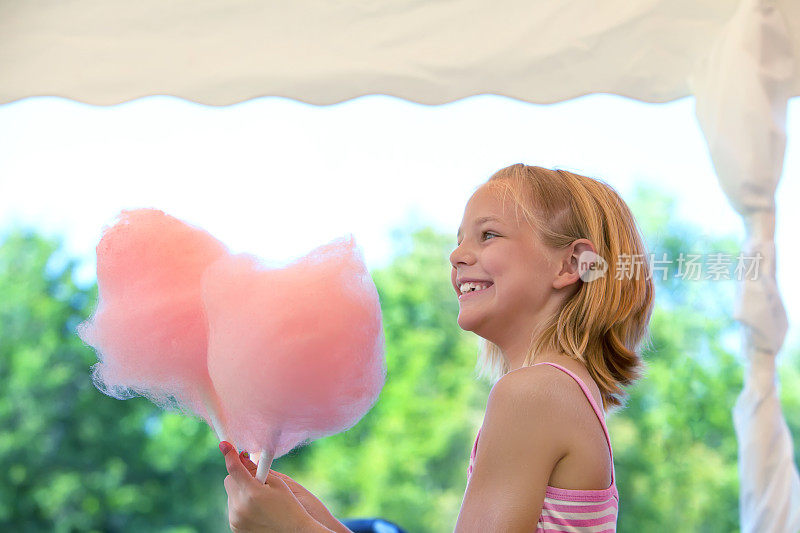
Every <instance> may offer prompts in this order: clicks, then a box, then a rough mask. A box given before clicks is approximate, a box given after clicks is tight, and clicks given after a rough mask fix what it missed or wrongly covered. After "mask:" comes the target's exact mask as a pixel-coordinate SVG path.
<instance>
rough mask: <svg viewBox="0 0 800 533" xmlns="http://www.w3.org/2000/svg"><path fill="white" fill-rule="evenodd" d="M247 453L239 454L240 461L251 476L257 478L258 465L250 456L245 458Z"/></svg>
mask: <svg viewBox="0 0 800 533" xmlns="http://www.w3.org/2000/svg"><path fill="white" fill-rule="evenodd" d="M246 453H247V452H242V453H240V454H239V459H240V460H241V461H242V464H243V465H244V467H245V468H246V469H247V471H248V472H250V475H251V476H253V477H255V476H256V471H257V470H258V465H256V464H255V463H254V462H253V461H251V460H250V457H249V456H245V455H244V454H246Z"/></svg>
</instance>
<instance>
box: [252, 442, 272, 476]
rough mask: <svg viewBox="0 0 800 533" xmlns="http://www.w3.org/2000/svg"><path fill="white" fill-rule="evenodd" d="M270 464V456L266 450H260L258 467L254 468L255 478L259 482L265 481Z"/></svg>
mask: <svg viewBox="0 0 800 533" xmlns="http://www.w3.org/2000/svg"><path fill="white" fill-rule="evenodd" d="M271 466H272V456H271V455H270V454H269V452H268V451H267V450H261V456H260V457H259V459H258V468H257V469H256V479H257V480H259V481H260V482H261V483H265V482H266V481H267V475H268V474H269V468H270V467H271Z"/></svg>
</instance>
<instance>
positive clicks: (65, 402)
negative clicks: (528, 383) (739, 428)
mask: <svg viewBox="0 0 800 533" xmlns="http://www.w3.org/2000/svg"><path fill="white" fill-rule="evenodd" d="M674 204H675V203H674V199H673V198H672V197H671V196H669V195H668V194H666V193H664V192H661V191H659V190H657V189H651V188H641V189H640V190H638V191H637V193H636V194H635V195H634V197H633V199H632V201H631V205H632V208H633V210H634V212H635V213H636V214H637V219H638V220H639V222H640V225H641V227H642V230H643V232H644V234H645V236H646V240H647V242H648V246H649V249H650V251H651V252H653V253H656V254H657V255H656V259H660V258H661V253H666V254H667V258H671V259H673V261H674V259H675V258H677V257H678V255H679V254H680V253H681V252H683V253H685V254H686V253H698V254H707V253H711V252H724V253H731V254H736V253H737V252H738V246H739V243H738V241H737V240H736V239H733V238H718V237H713V236H708V235H704V234H703V232H702V231H699V230H698V228H696V227H693V226H691V225H687V224H685V223H682V222H681V221H680V220H679V219H678V218H677V217H676V215H675V205H674ZM454 244H455V243H454V242H452V238H449V237H445V236H442V235H439V234H438V233H436V232H435V231H433V230H430V229H426V228H416V229H411V230H402V231H399V232H398V233H397V239H396V241H395V246H396V250H397V251H396V254H395V257H394V258H393V260H392V261H391V263H390V264H389V265H388V266H387V267H385V268H382V269H379V270H376V271H374V272H372V275H373V279H374V280H375V283H376V286H377V288H378V293H379V296H380V299H381V307H382V312H383V320H384V332H385V335H386V358H387V366H388V376H387V382H386V386H385V387H384V389H383V391H382V392H381V395H380V397H379V399H378V402H377V403H376V405H375V406H374V407H373V408H372V410H371V411H370V412H369V413H367V415H366V416H365V417H364V418H363V419H362V420H361V421H360V422H359V423H358V424H357V425H356V426H354V427H353V428H351V429H350V430H348V431H346V432H343V433H341V434H339V435H335V436H331V437H328V438H325V439H320V440H318V441H315V442H313V443H311V444H310V445H308V446H305V447H301V448H298V449H297V450H295V451H293V452H291V453H290V454H288V455H286V456H284V457H282V458H280V459H278V460H277V461H276V462H275V464H274V466H273V468H275V469H276V470H279V471H282V472H286V473H287V474H289V475H291V476H292V477H294V478H296V479H297V480H298V481H300V482H301V483H302V484H304V485H305V486H307V487H308V488H309V489H311V490H312V491H313V492H315V493H316V494H317V495H319V496H320V497H321V499H322V500H323V501H324V502H325V503H326V504H328V505H329V507H330V508H331V510H332V511H333V512H334V513H335V514H336V515H337V516H339V517H359V516H362V517H364V516H381V517H383V518H386V519H389V520H392V521H394V522H396V523H398V524H400V525H402V526H403V527H405V528H407V529H408V530H409V531H412V532H422V533H426V532H440V531H450V530H452V528H453V526H454V524H455V520H456V517H457V514H458V510H459V507H460V504H461V500H462V497H463V494H464V490H465V488H466V468H467V463H468V459H469V453H470V449H471V446H472V443H473V440H474V438H475V433H476V432H477V429H478V427H479V426H480V424H481V421H482V419H483V411H484V408H485V404H486V398H487V395H488V392H489V388H490V384H489V383H486V382H483V381H481V380H479V379H477V377H476V373H475V362H476V354H477V338H476V337H475V336H474V335H473V334H471V333H467V332H464V331H461V330H460V329H459V327H458V325H457V323H456V317H457V313H458V304H457V300H456V298H455V295H454V294H453V289H452V287H451V286H450V279H449V269H450V265H449V262H448V255H449V253H450V252H451V251H452V249H453V247H454ZM675 266H676V265H675V263H674V262H673V263H672V265H671V269H670V270H668V271H667V279H666V280H663V281H662V280H661V279H660V274H659V272H658V271H656V283H657V307H656V310H655V312H654V315H653V319H652V322H651V331H652V339H653V348H652V349H651V350H649V351H648V352H646V353H645V359H646V361H647V363H648V365H649V370H648V373H647V375H646V376H645V378H644V379H643V380H641V381H640V382H639V383H637V384H636V385H635V386H633V387H631V388H630V389H629V393H630V398H629V401H628V403H627V405H626V406H625V408H624V409H622V410H620V411H617V412H615V413H613V414H611V415H610V416H609V418H608V423H609V429H610V432H611V438H612V445H613V449H614V455H615V465H616V475H617V484H618V487H619V492H620V496H621V504H620V519H619V530H620V531H637V532H638V531H648V532H650V531H652V532H660V531H672V530H674V529H675V528H676V527H678V528H679V529H680V530H681V531H704V532H705V531H708V532H716V531H726V532H727V531H737V530H738V490H739V484H738V474H737V462H736V459H737V448H736V437H735V433H734V430H733V420H732V416H731V411H732V408H733V405H734V402H735V400H736V397H737V396H738V394H739V392H740V391H741V387H742V375H743V368H742V365H741V361H740V359H739V358H740V356H739V354H738V339H739V337H738V326H737V325H736V324H735V323H734V322H733V320H732V318H731V314H732V309H733V305H734V298H735V291H736V286H735V282H734V281H713V280H707V281H690V280H681V279H678V278H676V277H675V274H676V272H675ZM74 268H75V264H74V263H73V262H71V261H70V260H69V259H68V258H66V259H65V258H64V257H63V253H62V252H60V251H59V247H58V242H57V241H53V240H48V239H44V238H41V237H39V236H36V235H35V234H32V233H29V232H21V231H17V232H14V233H11V234H10V236H8V237H7V238H6V239H5V241H4V242H3V243H2V245H1V246H0V383H3V385H4V388H3V394H2V396H0V424H2V425H3V428H4V432H3V433H2V434H0V530H13V531H40V530H55V531H186V532H188V531H220V530H225V529H226V527H227V520H226V513H225V492H224V489H223V486H222V479H223V478H224V476H225V469H224V464H223V462H222V460H221V457H220V456H219V452H218V451H217V449H216V444H217V443H216V439H215V438H214V436H213V433H212V432H211V431H210V430H209V429H208V428H207V427H206V425H205V424H204V423H203V422H202V421H199V420H197V419H195V418H188V417H184V416H182V415H179V414H177V413H173V412H163V411H161V410H160V409H158V408H156V407H155V406H153V405H152V404H150V403H149V402H148V401H146V400H144V399H141V398H139V399H133V400H128V401H124V402H123V401H119V400H115V399H112V398H109V397H107V396H103V395H102V394H100V393H99V392H98V391H97V390H96V389H95V388H94V387H93V386H92V385H91V381H90V378H89V376H90V374H89V368H90V366H91V365H92V364H93V363H94V362H95V361H96V357H95V355H94V353H93V351H92V350H91V349H89V348H87V347H86V346H84V345H83V344H82V343H81V341H80V340H79V339H78V338H77V336H76V335H75V333H74V330H75V326H76V325H77V324H78V323H79V322H80V321H82V320H84V319H86V318H87V317H88V316H89V315H90V313H91V311H92V309H93V307H94V305H95V301H96V288H94V287H89V288H84V287H78V286H76V285H75V283H74V282H73V272H74ZM780 362H781V365H780V379H781V399H782V401H783V402H784V403H783V405H784V412H785V413H786V417H787V422H788V425H789V427H790V429H791V431H792V433H793V434H794V436H795V452H796V454H797V452H798V449H800V443H799V442H798V441H799V440H800V392H799V391H800V351H799V350H798V349H797V347H794V348H793V349H792V348H791V347H788V346H787V347H785V350H784V353H783V355H782V358H781V360H780Z"/></svg>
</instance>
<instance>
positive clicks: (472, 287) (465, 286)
mask: <svg viewBox="0 0 800 533" xmlns="http://www.w3.org/2000/svg"><path fill="white" fill-rule="evenodd" d="M489 285H491V283H483V282H481V283H476V282H474V281H467V282H466V283H462V284H461V286H460V287H459V290H460V291H461V292H471V291H472V292H475V291H482V290H483V289H485V288H487V287H488V286H489Z"/></svg>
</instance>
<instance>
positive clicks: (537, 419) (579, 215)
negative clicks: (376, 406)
mask: <svg viewBox="0 0 800 533" xmlns="http://www.w3.org/2000/svg"><path fill="white" fill-rule="evenodd" d="M646 257H647V255H646V251H645V247H644V244H643V240H642V237H641V235H640V233H639V231H638V229H637V227H636V223H635V221H634V218H633V216H632V214H631V212H630V210H629V209H628V207H627V205H626V204H625V202H624V201H623V200H622V199H621V198H620V197H619V195H618V194H617V193H616V192H615V191H614V190H613V189H612V188H611V187H610V186H608V185H607V184H605V183H603V182H601V181H597V180H594V179H590V178H587V177H584V176H580V175H577V174H574V173H571V172H567V171H564V170H549V169H544V168H540V167H533V166H526V165H522V164H517V165H512V166H510V167H507V168H504V169H502V170H500V171H498V172H497V173H495V174H494V175H493V176H492V177H491V178H490V179H489V181H488V182H486V183H485V184H483V185H482V186H480V187H479V188H478V189H477V191H476V192H475V193H474V194H473V195H472V197H471V198H470V200H469V202H468V203H467V206H466V209H465V211H464V217H463V220H462V224H461V227H460V228H459V230H458V246H457V247H456V249H455V250H454V251H453V253H452V254H451V255H450V262H451V264H452V271H451V280H452V284H453V289H454V291H455V293H456V296H457V297H458V302H459V314H458V324H459V326H460V327H461V328H463V329H465V330H468V331H472V332H474V333H476V334H477V335H479V336H480V337H482V339H483V340H482V350H481V354H480V359H481V363H482V365H483V368H484V370H485V371H486V372H488V373H489V375H490V376H491V377H493V378H494V379H497V381H496V382H495V384H494V386H493V387H492V390H491V392H490V394H489V398H488V402H487V406H486V415H485V417H484V421H483V425H482V427H481V429H480V430H479V431H478V434H477V436H476V439H475V443H474V445H473V448H472V456H471V458H470V465H469V470H468V474H467V476H468V482H467V488H466V492H465V494H464V499H463V502H462V505H461V511H460V513H459V516H458V521H457V523H456V525H455V531H456V532H458V533H467V532H470V533H471V532H476V533H477V532H480V533H486V532H494V531H502V532H517V531H519V532H533V531H587V532H605V531H615V530H616V523H617V511H618V506H619V494H618V492H617V487H616V482H615V476H614V462H613V452H612V450H611V442H610V439H609V436H608V429H607V427H606V424H605V420H604V413H603V411H602V410H601V406H602V409H603V410H609V409H613V408H618V407H620V406H622V405H623V404H624V400H625V398H626V393H625V392H624V390H623V387H624V386H628V385H631V384H632V383H634V382H635V381H636V380H637V379H639V378H640V377H642V375H643V372H644V369H645V365H644V363H643V361H642V359H641V356H640V353H641V346H642V343H643V342H644V341H646V340H647V327H648V322H649V320H650V314H651V312H652V308H653V298H654V285H653V282H652V280H651V276H650V272H649V268H648V263H647V261H646ZM220 449H221V450H222V452H223V453H224V454H225V459H226V465H227V468H228V472H229V473H230V475H229V476H228V477H227V478H225V488H226V490H227V492H228V510H229V519H230V522H231V529H232V530H234V531H337V532H346V531H348V530H347V528H346V527H344V526H343V525H342V524H341V523H340V522H339V521H338V520H336V519H335V518H334V517H333V516H332V515H331V513H330V512H329V511H328V510H327V508H326V507H325V506H324V505H323V504H322V503H321V502H320V501H319V500H318V499H317V498H316V497H314V496H313V495H312V494H311V493H310V492H308V491H307V490H306V489H304V488H303V487H302V486H300V485H299V484H298V483H296V482H295V481H293V480H292V479H291V478H289V477H288V476H285V475H283V474H280V473H278V472H274V471H270V475H269V477H268V478H267V484H266V485H262V484H259V483H258V482H257V481H256V480H255V479H254V478H253V474H254V473H255V465H254V464H253V463H252V462H250V461H249V459H247V458H246V457H241V456H238V455H237V454H236V453H235V451H233V450H232V447H231V446H230V444H228V443H222V444H221V445H220Z"/></svg>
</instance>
